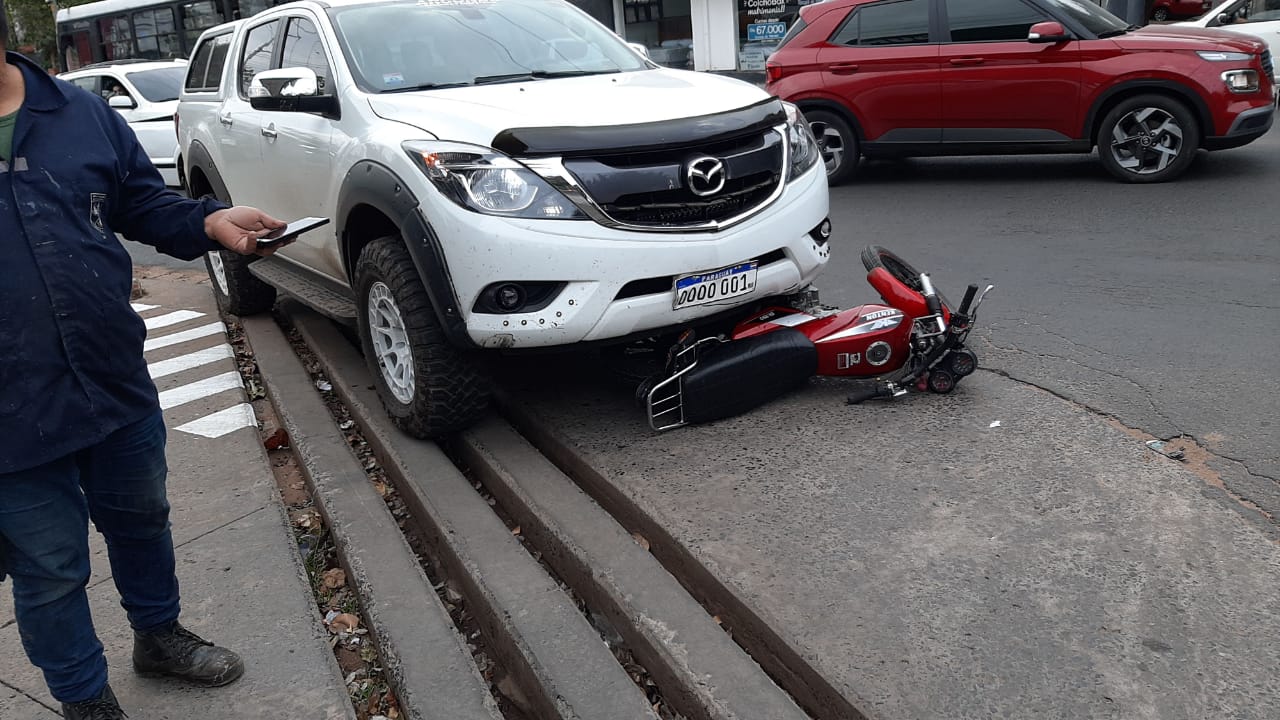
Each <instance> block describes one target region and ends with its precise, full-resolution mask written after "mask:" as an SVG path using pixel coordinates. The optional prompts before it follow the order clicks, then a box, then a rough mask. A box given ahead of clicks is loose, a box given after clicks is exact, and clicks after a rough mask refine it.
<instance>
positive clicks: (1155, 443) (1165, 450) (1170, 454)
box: [1147, 440, 1187, 460]
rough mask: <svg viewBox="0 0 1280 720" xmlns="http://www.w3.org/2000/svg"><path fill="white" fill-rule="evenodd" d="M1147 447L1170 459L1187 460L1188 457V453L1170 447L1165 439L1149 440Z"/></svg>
mask: <svg viewBox="0 0 1280 720" xmlns="http://www.w3.org/2000/svg"><path fill="white" fill-rule="evenodd" d="M1147 447H1149V448H1151V449H1152V450H1154V451H1156V452H1158V453H1160V454H1161V455H1163V456H1165V457H1167V458H1169V459H1170V460H1186V458H1187V455H1186V453H1184V452H1182V451H1181V450H1178V449H1176V448H1172V447H1170V446H1169V443H1167V442H1165V441H1164V440H1148V441H1147Z"/></svg>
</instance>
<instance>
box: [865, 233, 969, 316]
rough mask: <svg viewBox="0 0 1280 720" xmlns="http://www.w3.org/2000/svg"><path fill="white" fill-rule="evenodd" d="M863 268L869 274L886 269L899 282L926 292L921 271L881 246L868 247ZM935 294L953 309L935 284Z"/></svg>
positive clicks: (917, 290) (920, 291)
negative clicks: (921, 278) (921, 280)
mask: <svg viewBox="0 0 1280 720" xmlns="http://www.w3.org/2000/svg"><path fill="white" fill-rule="evenodd" d="M862 266H863V267H865V268H866V269H867V272H871V271H872V270H875V269H876V268H884V269H885V270H886V271H887V272H888V273H889V274H890V275H892V276H893V278H894V279H895V280H897V281H898V282H900V283H902V284H903V285H906V286H907V287H909V288H911V289H912V290H915V291H916V292H918V293H923V292H924V286H923V285H922V284H921V283H920V271H919V270H917V269H915V267H913V266H912V265H911V263H909V262H907V261H906V260H903V259H902V258H900V257H898V256H897V255H896V254H894V253H893V252H891V251H889V250H886V249H884V248H883V247H880V246H879V245H868V246H867V247H866V249H864V250H863V251H862ZM934 292H936V293H937V294H938V299H939V300H941V301H942V304H943V305H944V306H946V307H948V308H950V307H951V303H950V302H948V301H947V296H946V295H943V294H942V291H941V290H938V289H937V284H936V283H935V284H934Z"/></svg>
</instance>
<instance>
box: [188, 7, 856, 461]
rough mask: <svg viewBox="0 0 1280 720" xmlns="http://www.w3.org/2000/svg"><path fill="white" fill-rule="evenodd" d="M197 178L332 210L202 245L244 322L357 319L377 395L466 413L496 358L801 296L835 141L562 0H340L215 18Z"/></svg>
mask: <svg viewBox="0 0 1280 720" xmlns="http://www.w3.org/2000/svg"><path fill="white" fill-rule="evenodd" d="M178 129H179V130H178V131H179V144H180V148H181V150H182V157H183V160H184V165H185V169H186V175H185V177H186V179H187V182H188V185H189V190H190V192H191V193H192V194H193V195H196V196H201V195H206V194H211V195H215V196H217V197H219V198H221V199H223V200H226V201H234V202H237V203H244V204H252V205H256V206H258V207H260V208H262V209H264V210H266V211H267V212H269V213H271V214H273V215H275V216H276V217H279V218H282V219H287V220H293V219H297V218H302V217H307V216H320V217H325V218H329V219H331V220H332V222H331V223H330V224H329V225H327V226H324V227H323V228H321V229H319V230H315V231H312V232H309V233H306V234H304V235H302V236H301V238H300V240H299V241H298V242H296V243H293V244H292V245H289V246H287V247H285V248H284V249H283V250H281V252H279V253H278V254H277V255H276V256H274V257H272V258H270V259H266V260H256V259H254V258H250V259H245V258H242V257H240V256H236V255H232V254H229V253H220V254H212V255H210V256H209V257H208V265H209V270H210V274H211V276H212V277H213V279H214V281H215V282H214V284H215V286H216V288H217V293H218V295H219V299H220V301H221V302H222V303H223V307H224V308H225V309H226V310H227V311H229V312H232V313H235V314H248V313H254V312H261V311H263V310H266V309H268V308H270V307H271V305H272V303H273V302H274V299H275V296H276V292H277V291H280V292H283V293H286V294H288V295H290V296H293V297H296V298H298V299H300V300H302V301H303V302H305V303H307V304H309V305H310V306H312V307H314V308H316V309H318V310H319V311H321V312H324V313H326V314H328V315H330V316H331V317H333V318H335V319H338V320H341V321H343V322H346V323H349V324H351V325H354V326H356V327H357V329H358V333H359V336H360V338H361V341H362V344H363V349H364V353H365V356H366V358H367V360H368V362H369V364H370V367H371V370H372V371H373V375H374V377H375V378H376V382H377V387H378V390H379V393H380V396H381V397H382V400H383V402H384V404H385V406H386V408H387V410H388V412H389V413H390V415H391V416H392V417H393V418H394V419H396V421H397V422H398V424H399V425H400V426H401V427H403V428H404V429H405V430H407V431H408V432H410V433H413V434H415V435H418V436H422V437H427V436H432V435H436V434H438V433H442V432H447V431H450V430H454V429H457V428H459V427H462V426H465V425H466V424H467V423H468V422H469V421H470V420H472V419H473V418H474V417H475V416H476V415H477V413H478V412H479V411H480V410H481V409H482V408H483V407H484V405H485V403H486V401H487V391H486V388H485V385H484V380H483V377H482V374H481V373H480V372H479V371H478V370H477V366H476V363H475V362H473V357H472V354H473V353H476V352H480V351H481V350H484V349H490V350H495V349H500V350H503V351H506V352H518V351H520V350H522V349H525V348H547V347H554V346H568V345H575V344H579V343H584V342H591V343H597V342H598V343H623V342H627V341H629V340H631V339H634V338H636V337H645V336H655V335H659V334H662V333H664V332H669V331H671V330H672V329H678V328H680V327H683V326H688V325H691V324H697V323H700V322H708V321H713V320H717V319H725V318H728V317H733V318H740V317H743V316H745V315H746V313H748V312H750V311H751V309H753V308H755V307H759V306H761V305H763V304H765V303H769V302H774V303H777V302H785V301H786V299H787V298H788V297H789V296H792V295H794V294H796V293H799V292H801V291H804V290H806V289H807V288H808V287H809V286H810V283H811V281H812V280H813V279H814V278H815V277H816V276H817V275H818V274H819V273H820V271H821V270H822V269H823V267H824V266H825V264H826V262H827V259H828V255H829V251H830V248H829V243H828V241H829V238H830V233H831V226H830V223H829V221H828V220H827V209H828V206H827V203H828V196H827V181H826V176H825V173H824V172H823V168H822V164H821V162H819V160H820V149H819V147H818V146H817V143H816V141H815V140H814V138H813V135H812V134H811V132H810V130H809V128H808V126H807V125H806V124H805V123H804V122H803V120H802V118H801V116H800V114H799V113H798V112H797V110H796V108H795V107H794V106H791V105H789V104H787V103H783V102H780V101H778V100H777V99H775V98H772V97H770V96H769V95H768V94H766V93H765V92H764V91H763V90H762V89H760V88H758V87H755V86H753V85H751V84H748V83H744V82H740V81H737V80H733V79H730V78H726V77H721V76H716V75H710V74H705V73H695V72H689V71H682V70H671V69H666V68H662V67H659V66H658V65H656V64H655V63H653V62H651V61H650V60H648V59H647V58H646V57H645V56H644V55H643V54H641V53H639V52H638V51H637V50H635V49H634V48H633V47H631V46H629V45H628V44H627V43H625V42H623V41H622V40H621V39H620V38H619V37H618V36H617V35H615V34H614V33H613V32H611V31H610V30H608V29H606V28H605V27H604V26H602V25H600V24H599V23H598V22H596V21H595V20H594V19H592V18H591V17H590V16H588V15H586V14H585V13H583V12H582V11H580V10H578V9H577V8H575V7H573V6H572V5H570V4H569V3H566V2H563V1H562V0H332V1H330V2H324V3H319V2H310V1H303V2H295V3H291V4H288V5H282V6H278V7H276V8H273V9H271V10H267V11H265V12H263V13H260V14H258V15H255V16H253V17H252V18H249V19H247V20H240V21H237V22H235V23H230V24H227V25H223V26H219V27H217V28H212V29H210V30H208V31H206V32H205V33H204V34H203V35H202V36H201V38H200V40H199V41H198V43H197V45H196V48H195V50H194V52H193V53H192V58H191V61H190V71H189V73H188V76H187V82H186V83H185V89H184V91H183V93H182V97H181V101H180V104H179V108H178Z"/></svg>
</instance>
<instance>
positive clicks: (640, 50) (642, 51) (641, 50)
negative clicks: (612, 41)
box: [627, 42, 649, 59]
mask: <svg viewBox="0 0 1280 720" xmlns="http://www.w3.org/2000/svg"><path fill="white" fill-rule="evenodd" d="M627 44H628V45H630V46H631V49H632V50H635V51H636V52H638V53H640V54H641V55H642V56H644V57H645V58H646V59H648V57H649V48H647V47H645V46H644V45H643V44H641V43H633V42H629V43H627Z"/></svg>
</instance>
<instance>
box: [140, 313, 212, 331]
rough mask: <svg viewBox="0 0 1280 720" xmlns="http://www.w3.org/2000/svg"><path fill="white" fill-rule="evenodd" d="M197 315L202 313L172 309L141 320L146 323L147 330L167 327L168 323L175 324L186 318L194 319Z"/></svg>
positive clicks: (201, 315) (186, 319) (202, 314)
mask: <svg viewBox="0 0 1280 720" xmlns="http://www.w3.org/2000/svg"><path fill="white" fill-rule="evenodd" d="M198 317H204V313H202V312H196V311H195V310H174V311H173V312H170V313H165V314H164V315H157V316H155V317H149V318H146V319H144V320H143V321H142V322H144V323H146V325H147V329H148V330H156V329H159V328H162V327H169V326H170V325H177V324H178V323H182V322H186V321H188V320H195V319H196V318H198Z"/></svg>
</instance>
